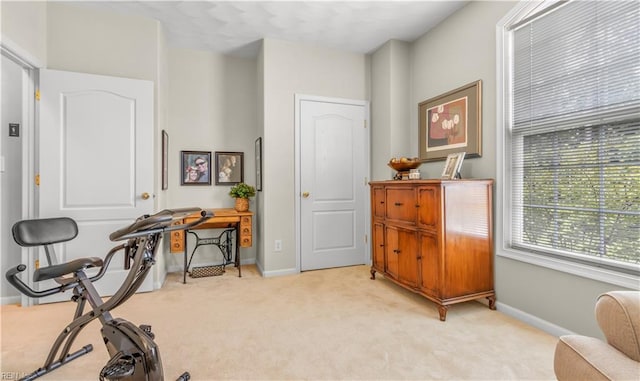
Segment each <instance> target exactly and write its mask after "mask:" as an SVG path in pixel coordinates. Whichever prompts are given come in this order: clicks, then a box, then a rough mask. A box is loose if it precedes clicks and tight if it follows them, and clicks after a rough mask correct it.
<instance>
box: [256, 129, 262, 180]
mask: <svg viewBox="0 0 640 381" xmlns="http://www.w3.org/2000/svg"><path fill="white" fill-rule="evenodd" d="M256 190H257V191H261V190H262V138H258V139H256Z"/></svg>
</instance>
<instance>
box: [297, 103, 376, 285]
mask: <svg viewBox="0 0 640 381" xmlns="http://www.w3.org/2000/svg"><path fill="white" fill-rule="evenodd" d="M303 101H312V102H325V103H340V104H347V105H354V106H363V107H364V110H365V116H364V119H365V122H366V124H367V131H366V133H365V139H366V142H365V144H364V147H365V156H366V157H367V162H366V164H365V176H366V179H364V180H363V181H366V182H368V179H369V178H370V177H371V167H370V163H371V160H370V142H371V131H370V125H371V123H369V121H370V111H369V101H365V100H355V99H344V98H330V97H323V96H316V95H306V94H295V123H294V141H295V151H294V152H295V160H294V168H295V170H294V171H295V180H294V182H295V189H294V194H295V225H296V235H295V240H296V242H295V247H296V272H297V273H300V272H301V265H300V262H301V256H302V249H301V235H302V231H301V228H300V225H301V223H302V220H301V213H300V194H301V193H300V192H301V187H300V181H301V179H302V174H301V173H300V168H301V165H300V161H301V156H300V155H301V153H300V151H301V150H300V145H301V142H300V117H301V115H300V103H301V102H303ZM364 203H365V208H364V210H365V216H364V230H365V234H367V237H368V239H367V242H365V245H364V246H365V258H366V262H365V263H366V264H371V253H370V251H371V245H370V244H369V242H370V239H371V238H369V232H370V231H371V213H367V211H368V210H370V204H371V202H370V194H369V192H367V193H366V194H365V196H364Z"/></svg>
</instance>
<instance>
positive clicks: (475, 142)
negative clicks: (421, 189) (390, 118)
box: [418, 80, 482, 162]
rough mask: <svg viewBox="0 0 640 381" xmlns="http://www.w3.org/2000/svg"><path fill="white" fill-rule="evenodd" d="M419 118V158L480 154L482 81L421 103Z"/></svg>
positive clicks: (433, 159)
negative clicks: (464, 153) (460, 153)
mask: <svg viewBox="0 0 640 381" xmlns="http://www.w3.org/2000/svg"><path fill="white" fill-rule="evenodd" d="M418 117H419V123H418V124H419V129H420V131H419V142H420V143H419V152H420V154H419V157H420V160H421V161H423V162H427V161H438V160H446V159H447V157H448V156H449V154H452V153H458V152H466V157H467V158H474V157H481V156H482V80H478V81H475V82H472V83H469V84H467V85H464V86H462V87H459V88H457V89H455V90H452V91H449V92H448V93H445V94H442V95H439V96H437V97H434V98H431V99H428V100H426V101H423V102H420V104H419V105H418Z"/></svg>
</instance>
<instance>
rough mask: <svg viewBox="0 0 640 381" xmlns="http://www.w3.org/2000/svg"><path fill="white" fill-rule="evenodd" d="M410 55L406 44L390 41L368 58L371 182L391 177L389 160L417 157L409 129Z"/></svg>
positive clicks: (411, 114)
mask: <svg viewBox="0 0 640 381" xmlns="http://www.w3.org/2000/svg"><path fill="white" fill-rule="evenodd" d="M410 54H411V45H410V44H409V43H407V42H403V41H398V40H391V41H388V42H387V43H385V44H384V45H383V46H381V47H380V48H379V49H378V50H376V51H375V52H374V53H373V54H372V55H371V120H372V122H371V152H372V153H371V180H387V179H390V178H391V177H392V176H393V174H394V171H393V170H392V169H391V168H389V167H388V166H387V163H388V162H389V159H391V158H392V157H402V156H405V157H414V156H418V154H417V153H418V147H417V144H413V143H415V139H413V130H412V128H411V120H412V117H413V116H414V115H413V113H412V112H411V111H413V109H412V108H411V107H410V104H411V102H410V95H411V85H410V80H409V78H410V75H409V74H410V63H411V61H410ZM414 145H416V147H413V146H414Z"/></svg>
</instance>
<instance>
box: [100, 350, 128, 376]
mask: <svg viewBox="0 0 640 381" xmlns="http://www.w3.org/2000/svg"><path fill="white" fill-rule="evenodd" d="M135 363H136V360H135V359H134V358H133V357H132V356H130V355H122V353H119V354H118V355H117V356H114V357H113V358H112V359H111V360H109V362H108V363H107V365H105V366H104V368H102V370H101V371H100V380H118V379H120V378H123V377H128V376H131V375H132V374H133V371H134V370H135V368H136V364H135Z"/></svg>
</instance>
